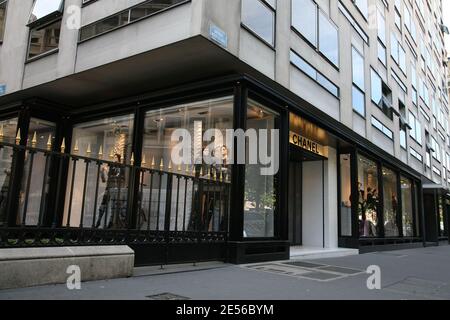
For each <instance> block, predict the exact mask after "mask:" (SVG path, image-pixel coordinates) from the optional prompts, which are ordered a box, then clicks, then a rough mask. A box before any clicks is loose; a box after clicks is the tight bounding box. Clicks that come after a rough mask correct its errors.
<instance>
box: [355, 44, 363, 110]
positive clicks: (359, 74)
mask: <svg viewBox="0 0 450 320" xmlns="http://www.w3.org/2000/svg"><path fill="white" fill-rule="evenodd" d="M352 78H353V87H352V101H353V103H352V104H353V110H355V111H356V112H358V113H359V114H360V115H362V116H365V113H366V104H365V95H364V92H365V85H364V57H363V56H362V55H361V54H360V53H359V52H358V50H356V49H355V48H354V47H352Z"/></svg>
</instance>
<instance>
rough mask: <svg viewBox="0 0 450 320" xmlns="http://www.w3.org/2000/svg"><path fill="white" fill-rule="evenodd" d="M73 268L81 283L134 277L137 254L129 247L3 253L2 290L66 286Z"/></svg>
mask: <svg viewBox="0 0 450 320" xmlns="http://www.w3.org/2000/svg"><path fill="white" fill-rule="evenodd" d="M70 266H76V267H79V270H80V279H81V282H85V281H94V280H106V279H115V278H125V277H130V276H132V274H133V266H134V251H133V250H132V249H131V248H130V247H128V246H88V247H55V248H14V249H0V270H1V272H0V289H12V288H24V287H32V286H41V285H49V284H63V283H66V282H67V280H68V278H69V276H71V275H72V274H73V273H68V268H69V267H70Z"/></svg>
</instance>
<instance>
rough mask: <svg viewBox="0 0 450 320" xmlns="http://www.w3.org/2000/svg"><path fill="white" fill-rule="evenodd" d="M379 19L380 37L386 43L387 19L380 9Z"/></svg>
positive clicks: (378, 11)
mask: <svg viewBox="0 0 450 320" xmlns="http://www.w3.org/2000/svg"><path fill="white" fill-rule="evenodd" d="M377 21H378V39H380V41H381V43H383V44H384V45H386V19H385V18H384V15H383V13H382V12H381V11H380V10H377Z"/></svg>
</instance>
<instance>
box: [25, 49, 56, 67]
mask: <svg viewBox="0 0 450 320" xmlns="http://www.w3.org/2000/svg"><path fill="white" fill-rule="evenodd" d="M58 52H59V48H56V49H52V50H50V51H47V52H44V53H41V54H39V55H37V56H34V57H32V58H29V59H27V61H25V64H28V63H31V62H34V61H37V60H40V59H42V58H45V57H48V56H51V55H53V54H56V53H58Z"/></svg>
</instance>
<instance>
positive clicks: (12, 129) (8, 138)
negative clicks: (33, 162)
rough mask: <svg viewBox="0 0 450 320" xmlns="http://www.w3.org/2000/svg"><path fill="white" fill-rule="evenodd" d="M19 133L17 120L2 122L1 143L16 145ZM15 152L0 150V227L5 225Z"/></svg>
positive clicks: (6, 148)
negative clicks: (15, 141)
mask: <svg viewBox="0 0 450 320" xmlns="http://www.w3.org/2000/svg"><path fill="white" fill-rule="evenodd" d="M16 131H17V118H12V119H7V120H2V121H0V142H6V143H14V140H15V137H16ZM12 157H13V150H12V148H10V147H3V148H0V188H1V189H0V226H1V225H3V224H4V223H5V220H6V216H7V212H6V204H7V201H8V194H9V184H10V182H11V164H12Z"/></svg>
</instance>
